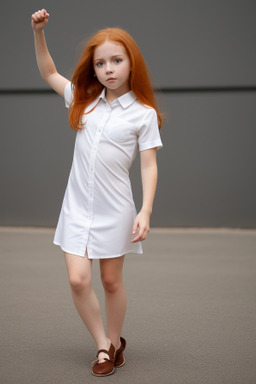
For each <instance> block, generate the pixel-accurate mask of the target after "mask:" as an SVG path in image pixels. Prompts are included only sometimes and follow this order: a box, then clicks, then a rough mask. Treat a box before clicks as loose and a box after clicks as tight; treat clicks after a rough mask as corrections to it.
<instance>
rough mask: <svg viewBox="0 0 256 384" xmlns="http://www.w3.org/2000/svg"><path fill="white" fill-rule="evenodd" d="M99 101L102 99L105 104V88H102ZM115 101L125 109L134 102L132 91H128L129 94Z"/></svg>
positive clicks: (134, 97)
mask: <svg viewBox="0 0 256 384" xmlns="http://www.w3.org/2000/svg"><path fill="white" fill-rule="evenodd" d="M99 99H102V100H104V101H105V102H106V103H107V99H106V88H103V90H102V92H101V94H100V96H99ZM116 100H117V101H118V102H119V104H120V105H121V106H122V107H123V108H127V107H129V106H130V105H131V104H132V103H133V102H134V101H135V100H136V96H135V95H134V93H133V91H129V92H127V93H125V94H124V95H122V96H120V97H118V98H117V99H116ZM116 100H115V101H116Z"/></svg>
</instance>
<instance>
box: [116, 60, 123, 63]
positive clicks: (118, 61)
mask: <svg viewBox="0 0 256 384" xmlns="http://www.w3.org/2000/svg"><path fill="white" fill-rule="evenodd" d="M122 61H123V60H122V59H115V63H116V64H119V63H121V62H122Z"/></svg>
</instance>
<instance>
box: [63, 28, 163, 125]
mask: <svg viewBox="0 0 256 384" xmlns="http://www.w3.org/2000/svg"><path fill="white" fill-rule="evenodd" d="M106 40H109V41H113V42H115V43H119V44H122V45H123V46H124V47H125V49H126V51H127V54H128V56H129V58H130V62H131V69H132V71H131V74H130V79H129V86H130V89H131V90H132V91H133V93H134V94H135V96H136V98H137V100H138V101H139V102H140V103H141V104H143V105H145V106H148V107H152V108H154V109H155V111H156V113H157V117H158V124H159V128H161V125H162V116H161V113H160V111H159V109H158V107H157V104H156V100H155V96H154V92H153V89H152V85H151V82H150V78H149V72H148V69H147V65H146V63H145V60H144V58H143V56H142V53H141V52H140V50H139V48H138V46H137V44H136V42H135V41H134V40H133V38H132V37H131V36H130V35H129V34H128V33H127V32H125V31H124V30H122V29H119V28H107V29H103V30H101V31H99V32H97V33H96V34H95V35H94V36H93V37H92V38H91V39H90V40H89V42H88V43H87V45H86V47H85V49H84V51H83V52H82V55H81V57H80V60H79V62H78V64H77V66H76V68H75V71H74V74H73V76H72V80H71V83H72V88H73V92H74V98H73V101H72V103H71V106H70V109H69V123H70V126H71V128H73V129H75V130H79V129H81V128H82V117H83V115H84V111H85V108H87V107H88V106H89V105H90V104H91V103H92V102H93V101H94V100H95V99H96V98H97V97H98V96H99V95H100V93H101V91H102V89H103V85H102V84H101V83H100V82H99V81H98V79H97V78H96V77H95V76H94V67H93V55H94V51H95V48H97V47H98V46H100V45H101V44H103V43H104V42H105V41H106ZM90 112H91V111H89V112H87V113H90Z"/></svg>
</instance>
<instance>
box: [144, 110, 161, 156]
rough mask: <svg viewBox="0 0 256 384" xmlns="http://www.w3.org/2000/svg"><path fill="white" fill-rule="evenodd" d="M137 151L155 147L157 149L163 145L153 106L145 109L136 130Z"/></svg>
mask: <svg viewBox="0 0 256 384" xmlns="http://www.w3.org/2000/svg"><path fill="white" fill-rule="evenodd" d="M138 144H139V151H145V150H146V149H150V148H155V147H157V150H158V149H160V148H162V147H163V144H162V140H161V136H160V133H159V127H158V121H157V114H156V111H155V110H154V109H153V108H150V109H147V110H146V116H145V118H144V121H143V124H142V125H141V127H140V129H139V132H138Z"/></svg>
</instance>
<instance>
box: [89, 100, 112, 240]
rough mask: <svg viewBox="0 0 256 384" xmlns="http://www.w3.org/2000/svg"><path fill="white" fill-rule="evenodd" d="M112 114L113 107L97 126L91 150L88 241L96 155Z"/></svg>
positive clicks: (91, 216)
mask: <svg viewBox="0 0 256 384" xmlns="http://www.w3.org/2000/svg"><path fill="white" fill-rule="evenodd" d="M110 114H111V108H110V109H109V110H108V113H107V116H106V118H105V119H104V120H105V121H104V122H103V124H101V125H100V126H99V127H98V128H97V131H96V134H95V138H94V141H93V143H92V150H91V153H90V160H89V177H88V187H89V190H88V215H87V222H88V226H87V228H86V230H85V233H84V240H85V241H86V243H87V242H88V240H89V238H88V237H89V230H90V227H91V224H92V220H93V200H94V182H95V162H96V157H97V149H98V146H99V142H100V139H101V136H102V133H103V129H104V127H105V125H106V124H107V122H108V119H109V117H110Z"/></svg>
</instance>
